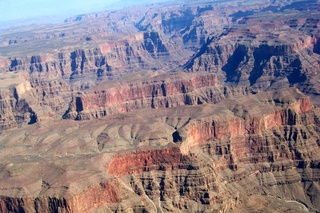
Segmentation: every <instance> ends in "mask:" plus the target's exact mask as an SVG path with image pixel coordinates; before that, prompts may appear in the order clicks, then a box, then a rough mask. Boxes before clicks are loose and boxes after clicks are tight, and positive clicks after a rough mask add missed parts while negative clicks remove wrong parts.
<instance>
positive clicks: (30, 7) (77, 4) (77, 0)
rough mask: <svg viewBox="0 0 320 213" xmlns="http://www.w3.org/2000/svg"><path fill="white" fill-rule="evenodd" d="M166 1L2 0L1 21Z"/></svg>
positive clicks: (62, 16)
mask: <svg viewBox="0 0 320 213" xmlns="http://www.w3.org/2000/svg"><path fill="white" fill-rule="evenodd" d="M164 1H167V0H134V1H132V0H131V1H130V0H0V23H1V22H7V21H12V20H17V19H30V18H32V19H33V18H39V17H53V16H55V17H57V16H59V17H61V18H67V17H70V16H73V15H78V14H83V13H89V12H95V11H102V10H107V9H110V8H113V7H117V8H121V7H124V6H127V5H132V4H137V3H155V2H164Z"/></svg>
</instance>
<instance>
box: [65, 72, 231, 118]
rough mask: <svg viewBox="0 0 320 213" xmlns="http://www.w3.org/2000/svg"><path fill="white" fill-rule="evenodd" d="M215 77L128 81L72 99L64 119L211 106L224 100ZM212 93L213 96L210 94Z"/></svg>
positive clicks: (178, 77) (199, 76) (176, 77)
mask: <svg viewBox="0 0 320 213" xmlns="http://www.w3.org/2000/svg"><path fill="white" fill-rule="evenodd" d="M219 89H220V87H219V85H218V80H217V76H216V75H213V74H209V75H198V76H194V77H191V78H190V77H189V76H185V77H182V75H179V76H178V75H169V76H168V77H167V78H162V80H161V81H160V80H157V78H154V79H153V80H151V81H144V82H128V83H126V84H122V85H118V86H115V87H112V88H109V89H103V90H100V91H99V90H97V89H95V90H94V91H91V92H84V93H82V94H77V96H74V97H73V101H72V102H71V103H70V106H69V109H68V111H67V112H66V114H65V115H64V118H73V119H77V120H82V119H91V118H101V117H103V116H107V115H109V114H115V113H123V112H130V111H133V110H137V109H142V108H172V107H178V106H184V105H195V104H202V103H203V102H206V103H214V102H217V101H219V99H222V98H224V95H225V94H223V93H221V92H220V91H219ZM213 93H215V95H213Z"/></svg>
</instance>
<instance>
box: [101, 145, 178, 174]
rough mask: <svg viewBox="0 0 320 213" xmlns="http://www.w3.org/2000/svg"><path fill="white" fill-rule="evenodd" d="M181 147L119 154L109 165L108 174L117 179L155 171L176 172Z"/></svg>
mask: <svg viewBox="0 0 320 213" xmlns="http://www.w3.org/2000/svg"><path fill="white" fill-rule="evenodd" d="M181 158H182V156H181V153H180V149H179V147H171V148H164V149H155V150H146V151H139V150H138V151H136V152H135V153H128V154H119V155H117V156H115V157H114V158H113V159H112V160H111V161H110V163H109V166H108V168H107V172H108V173H109V174H112V175H114V176H115V177H121V176H123V175H127V174H134V173H140V172H149V171H153V170H164V171H165V170H175V169H178V166H179V164H180V163H181Z"/></svg>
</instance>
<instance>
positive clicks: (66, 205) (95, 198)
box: [0, 181, 121, 213]
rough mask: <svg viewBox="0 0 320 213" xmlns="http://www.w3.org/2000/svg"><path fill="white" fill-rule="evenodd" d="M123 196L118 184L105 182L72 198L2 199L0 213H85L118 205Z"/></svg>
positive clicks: (0, 198) (0, 200)
mask: <svg viewBox="0 0 320 213" xmlns="http://www.w3.org/2000/svg"><path fill="white" fill-rule="evenodd" d="M120 201H121V194H120V188H119V185H118V182H116V181H105V182H101V183H100V184H99V185H97V186H91V187H90V188H88V189H87V190H84V191H83V192H80V193H78V194H76V195H75V196H73V197H71V198H66V197H41V198H28V197H27V198H9V197H0V212H2V213H12V212H19V213H20V212H26V213H28V212H37V213H42V212H61V213H85V212H90V211H92V210H95V209H96V208H98V207H100V206H103V205H107V204H109V205H110V204H113V203H118V202H120Z"/></svg>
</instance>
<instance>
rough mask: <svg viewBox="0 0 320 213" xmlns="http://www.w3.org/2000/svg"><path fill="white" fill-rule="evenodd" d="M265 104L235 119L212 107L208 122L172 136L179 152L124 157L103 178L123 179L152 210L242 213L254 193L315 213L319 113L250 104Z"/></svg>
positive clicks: (298, 105)
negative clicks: (146, 199) (145, 198)
mask: <svg viewBox="0 0 320 213" xmlns="http://www.w3.org/2000/svg"><path fill="white" fill-rule="evenodd" d="M288 94H289V93H286V94H285V95H288ZM247 101H253V100H252V99H249V100H244V99H241V101H240V102H237V104H236V108H237V109H243V111H245V109H244V108H246V106H243V105H242V104H243V103H244V102H247ZM265 101H267V102H269V104H268V105H260V106H257V105H256V107H257V109H254V110H253V111H252V112H245V113H243V114H241V113H239V110H238V111H236V110H235V108H233V107H234V106H230V105H229V106H228V105H227V106H228V107H227V109H225V108H223V107H222V108H220V107H217V108H215V109H214V110H213V111H215V112H216V113H215V115H214V116H208V117H207V116H206V117H202V116H203V115H199V118H195V119H191V120H190V121H189V122H188V124H187V125H185V126H183V127H182V128H178V129H177V132H180V134H181V136H182V138H183V140H182V143H181V145H180V149H178V148H177V147H176V148H175V147H174V148H171V150H170V149H169V150H168V148H164V149H161V150H149V151H143V150H142V151H137V152H136V153H127V154H125V153H124V154H121V155H120V156H115V157H114V158H113V160H112V161H111V162H110V163H109V165H108V169H107V171H108V172H109V173H111V174H113V175H114V176H116V177H130V179H131V181H130V184H131V186H132V187H133V188H134V189H135V193H137V194H138V195H140V196H141V197H143V196H148V197H149V198H150V199H151V200H153V201H154V202H155V203H157V200H159V199H160V203H159V206H157V207H156V208H157V209H159V208H160V209H162V208H163V209H166V210H170V211H174V210H175V209H176V208H179V209H180V210H183V211H193V210H195V209H201V211H208V210H209V209H210V210H211V211H212V210H214V209H215V210H218V209H222V208H225V209H227V210H228V211H239V208H240V209H242V211H250V208H252V206H250V205H249V204H248V203H246V201H245V200H246V197H250V196H254V195H255V194H260V193H262V194H264V195H265V196H266V198H265V199H268V198H267V197H268V196H278V197H284V199H286V200H298V201H300V202H301V203H304V204H306V205H307V206H308V207H309V208H310V210H314V209H318V208H319V203H318V201H317V200H316V197H315V196H316V195H315V194H316V191H317V187H318V186H319V177H320V176H319V165H318V163H319V157H318V156H317V154H316V153H317V152H318V151H319V146H318V142H319V135H318V134H315V132H317V131H318V129H319V121H318V119H319V115H318V113H319V112H318V110H317V109H316V110H315V109H314V108H313V106H312V104H311V103H310V100H309V99H308V98H305V97H301V99H300V98H298V99H297V100H296V101H294V102H291V101H289V102H288V99H287V100H284V99H282V102H278V100H277V99H273V100H267V99H263V98H260V99H259V100H257V102H260V104H262V103H261V102H265ZM224 104H225V103H224ZM218 105H219V104H218ZM258 107H259V108H258ZM311 147H313V148H312V151H311V150H310V148H311ZM180 150H181V151H180ZM159 156H161V157H160V158H159ZM126 179H127V178H126ZM128 184H129V183H128ZM308 187H311V188H312V189H310V190H312V194H310V193H309V192H307V191H308ZM293 189H294V190H293ZM291 190H293V191H291ZM298 191H299V192H298ZM192 200H194V202H193V201H192ZM274 202H276V201H274ZM193 205H195V206H193ZM254 205H256V204H254ZM282 205H283V210H284V209H287V210H288V209H290V208H292V207H289V206H286V204H285V203H283V204H282Z"/></svg>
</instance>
